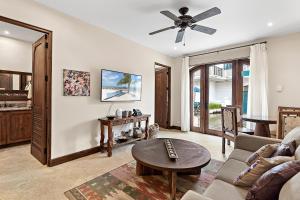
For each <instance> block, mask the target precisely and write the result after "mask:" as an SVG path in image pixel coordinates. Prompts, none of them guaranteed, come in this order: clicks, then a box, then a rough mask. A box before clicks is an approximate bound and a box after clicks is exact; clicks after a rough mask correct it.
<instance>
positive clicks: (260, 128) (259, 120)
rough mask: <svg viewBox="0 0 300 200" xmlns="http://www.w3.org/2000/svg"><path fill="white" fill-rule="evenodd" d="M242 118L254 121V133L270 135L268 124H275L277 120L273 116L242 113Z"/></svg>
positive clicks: (264, 135)
mask: <svg viewBox="0 0 300 200" xmlns="http://www.w3.org/2000/svg"><path fill="white" fill-rule="evenodd" d="M243 120H244V121H248V122H253V123H256V125H255V130H254V135H257V136H263V137H271V132H270V127H269V125H270V124H276V123H277V120H276V118H274V117H266V116H252V115H243Z"/></svg>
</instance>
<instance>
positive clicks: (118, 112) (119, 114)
mask: <svg viewBox="0 0 300 200" xmlns="http://www.w3.org/2000/svg"><path fill="white" fill-rule="evenodd" d="M116 117H117V118H122V109H121V108H118V109H117V110H116Z"/></svg>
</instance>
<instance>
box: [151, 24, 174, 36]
mask: <svg viewBox="0 0 300 200" xmlns="http://www.w3.org/2000/svg"><path fill="white" fill-rule="evenodd" d="M174 28H176V26H170V27H167V28H163V29H160V30H157V31H153V32H151V33H149V35H154V34H156V33H160V32H163V31H167V30H171V29H174Z"/></svg>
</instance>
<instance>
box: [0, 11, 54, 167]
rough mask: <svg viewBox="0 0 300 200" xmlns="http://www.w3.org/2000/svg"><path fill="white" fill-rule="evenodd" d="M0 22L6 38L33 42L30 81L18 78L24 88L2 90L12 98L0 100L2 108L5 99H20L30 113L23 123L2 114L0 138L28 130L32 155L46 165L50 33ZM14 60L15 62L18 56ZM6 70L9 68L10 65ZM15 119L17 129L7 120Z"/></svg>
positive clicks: (13, 22) (0, 18)
mask: <svg viewBox="0 0 300 200" xmlns="http://www.w3.org/2000/svg"><path fill="white" fill-rule="evenodd" d="M0 23H1V28H3V27H4V28H5V29H9V30H1V31H2V32H3V33H4V34H5V36H6V37H8V38H12V39H16V40H24V41H25V40H27V39H28V40H32V41H31V44H32V45H31V48H30V50H29V51H31V52H32V53H31V55H32V62H31V63H30V65H31V78H30V80H29V79H26V78H22V77H20V79H19V80H20V81H19V82H20V85H21V84H22V83H25V85H26V86H24V87H23V86H22V87H21V86H20V88H19V89H20V91H17V90H15V89H13V90H10V89H4V90H2V92H4V93H10V94H12V95H10V97H9V98H11V99H2V101H5V104H4V105H5V107H6V105H7V100H14V101H17V100H19V101H21V100H22V101H25V102H27V107H26V108H27V111H30V115H29V114H27V115H26V120H23V118H22V117H23V116H22V115H20V116H18V117H15V116H13V115H12V117H11V116H10V115H8V114H5V115H4V114H3V113H2V116H3V117H2V118H1V119H3V120H5V123H1V124H2V125H3V124H4V125H5V126H3V127H4V128H2V127H1V128H2V129H1V130H0V135H1V134H2V135H4V134H10V133H11V132H14V133H18V132H20V133H23V132H24V130H26V133H27V132H28V131H29V132H30V136H31V138H29V141H30V143H31V145H30V149H31V150H30V151H31V155H32V156H33V157H35V158H36V159H37V160H39V161H40V162H41V163H42V164H48V166H49V165H50V160H51V71H52V31H50V30H46V29H43V28H40V27H37V26H33V25H30V24H27V23H23V22H20V21H17V20H13V19H9V18H6V17H3V16H0ZM22 36H24V38H26V39H24V38H22ZM25 36H26V37H25ZM18 37H20V38H18ZM34 38H35V39H34ZM27 42H28V41H27ZM26 55H27V54H26ZM28 55H29V54H28ZM15 59H17V57H16V58H15ZM5 67H8V69H10V67H11V66H5ZM11 68H13V67H11ZM25 88H26V89H25ZM15 94H16V95H15ZM20 94H22V95H20ZM6 96H7V95H6ZM21 96H22V99H21ZM6 98H7V97H6ZM23 98H24V99H23ZM5 109H10V108H5ZM14 109H16V108H14ZM10 113H13V112H10ZM24 116H25V115H24ZM29 116H30V117H29ZM15 118H17V119H19V121H18V122H19V124H17V125H18V126H12V125H9V124H12V123H10V120H15ZM29 119H30V120H29ZM23 124H24V126H23ZM25 125H26V126H25ZM12 127H14V129H16V131H12V130H14V129H12ZM3 141H4V140H3ZM5 142H6V143H8V142H9V141H8V140H7V139H5Z"/></svg>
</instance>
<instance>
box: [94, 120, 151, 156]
mask: <svg viewBox="0 0 300 200" xmlns="http://www.w3.org/2000/svg"><path fill="white" fill-rule="evenodd" d="M150 117H151V115H141V116H131V117H126V118H115V119H112V120H110V119H107V118H101V119H98V120H99V121H100V134H101V135H100V136H101V137H100V150H101V152H104V150H105V147H104V137H105V134H104V126H107V127H108V140H107V156H108V157H111V156H112V148H113V144H114V135H113V131H112V127H113V126H119V125H123V124H129V123H134V126H136V123H138V126H139V127H141V122H142V121H145V122H146V125H145V133H146V136H145V139H147V138H148V126H149V118H150ZM141 139H143V138H137V139H131V140H129V141H127V142H124V143H121V144H122V145H123V144H129V143H132V142H135V141H137V140H141ZM116 146H119V145H116Z"/></svg>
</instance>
